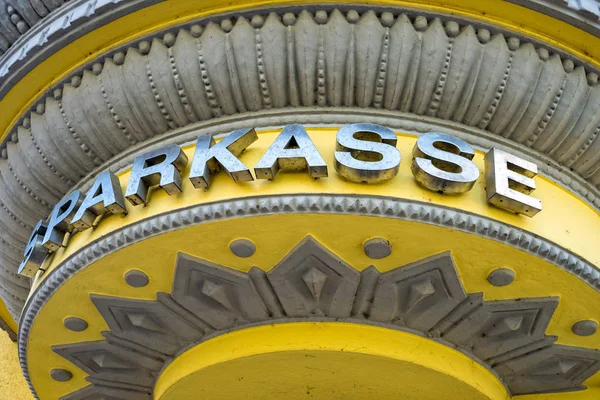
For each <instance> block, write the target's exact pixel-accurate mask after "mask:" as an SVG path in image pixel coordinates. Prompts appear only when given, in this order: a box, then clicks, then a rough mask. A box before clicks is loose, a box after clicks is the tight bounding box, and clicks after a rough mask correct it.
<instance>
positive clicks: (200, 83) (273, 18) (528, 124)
mask: <svg viewBox="0 0 600 400" xmlns="http://www.w3.org/2000/svg"><path fill="white" fill-rule="evenodd" d="M597 81H598V76H597V74H596V73H594V72H589V71H586V68H585V67H584V66H582V65H575V64H574V62H573V61H572V60H570V59H567V58H564V57H562V56H561V55H559V54H555V53H551V52H550V51H548V49H546V48H543V47H539V46H538V47H536V46H534V44H533V43H529V42H526V41H524V40H520V39H518V38H516V37H509V36H505V35H503V34H501V33H493V32H490V31H489V30H488V29H485V28H476V27H475V26H473V25H469V24H463V25H460V24H459V23H458V22H456V21H455V20H442V19H440V18H430V19H427V18H425V17H423V16H414V15H410V16H409V15H406V14H402V13H399V14H392V13H390V12H383V13H380V14H377V13H375V12H374V11H373V10H371V11H367V12H364V13H363V14H362V15H360V14H359V13H358V12H356V11H348V12H347V13H342V12H340V11H338V10H334V11H332V12H325V11H318V12H316V13H311V12H309V11H306V10H305V11H302V12H300V13H295V14H294V13H291V12H287V13H284V14H283V15H277V14H275V13H270V14H268V15H266V14H260V13H258V14H256V15H253V16H248V18H246V17H240V18H238V19H236V20H233V19H231V18H223V19H222V20H220V21H216V20H211V22H208V23H206V22H201V23H198V24H195V25H188V26H187V27H186V28H181V29H179V30H176V31H173V32H167V33H165V34H164V35H163V36H162V37H161V38H154V39H152V40H151V41H150V40H148V41H141V42H139V43H136V44H135V45H132V46H130V47H128V48H127V49H126V50H124V51H119V52H116V53H114V54H110V55H108V56H107V58H105V59H102V60H98V62H96V63H95V64H93V65H92V66H90V68H89V69H86V70H84V71H83V72H81V73H80V75H76V76H74V77H73V78H72V80H71V81H70V82H68V83H64V84H62V85H61V86H60V87H57V88H56V89H55V90H54V91H53V92H52V93H51V96H48V97H46V98H44V100H43V101H41V102H39V103H38V104H37V106H36V107H35V110H34V111H32V112H31V113H30V114H29V115H27V116H26V117H25V118H24V119H23V120H22V123H21V124H20V126H19V127H18V128H17V129H16V130H15V132H14V133H13V134H12V136H11V140H10V142H9V143H8V144H7V145H6V148H4V149H2V156H3V157H4V159H2V160H0V176H1V181H0V184H1V185H2V187H1V188H0V242H1V244H2V245H1V246H0V266H1V268H0V279H2V280H3V281H4V282H6V283H5V284H4V283H3V284H2V285H0V297H2V298H3V299H4V300H5V303H6V304H7V306H8V308H9V310H10V311H11V313H12V314H13V315H19V313H20V310H21V309H22V307H23V304H24V300H25V298H26V296H27V291H28V282H27V281H26V280H24V279H22V278H20V277H18V276H16V274H15V271H16V268H17V266H18V263H19V261H20V259H21V255H22V250H23V248H24V245H25V241H26V240H27V238H28V236H29V234H30V232H31V230H32V229H33V227H34V225H35V223H36V221H37V220H38V219H40V218H45V217H46V216H47V215H48V213H49V211H50V209H51V207H52V206H53V205H54V204H55V203H56V202H57V201H58V200H59V199H60V198H61V197H62V196H63V195H64V194H65V193H67V192H68V191H69V190H70V189H71V188H73V187H74V186H75V185H76V184H77V183H78V182H79V181H80V180H81V179H82V178H84V177H85V176H86V175H87V174H89V173H91V172H92V171H94V170H95V169H97V168H99V167H101V166H102V165H104V164H105V163H106V162H107V161H108V160H111V159H112V158H113V157H115V156H118V155H119V154H121V153H123V152H125V151H127V150H128V149H130V148H132V147H133V146H137V145H139V144H140V143H144V142H146V141H148V140H150V139H152V138H153V137H159V136H161V135H164V134H165V133H166V132H171V131H173V130H175V129H178V128H181V127H186V126H193V125H194V124H199V123H205V122H207V121H214V123H218V121H220V120H221V119H223V118H228V117H231V116H235V115H239V116H240V118H246V117H250V116H252V113H255V112H257V111H261V112H265V111H269V110H277V109H279V110H289V111H293V110H298V111H301V110H306V109H310V110H313V111H314V112H315V113H324V112H326V111H327V110H328V109H334V108H335V109H343V108H350V107H352V108H359V109H364V110H372V111H374V112H376V111H378V110H381V111H388V112H392V113H398V114H400V113H402V114H405V115H411V116H413V117H414V118H416V119H432V120H439V121H442V122H449V123H450V122H451V123H453V124H456V125H457V126H463V127H465V129H469V130H471V131H472V132H475V133H477V132H481V135H482V136H485V137H486V138H492V140H493V138H497V140H498V141H509V142H511V143H515V144H516V145H518V146H521V147H523V148H525V149H528V150H530V151H531V152H533V153H534V154H538V155H539V156H540V158H543V159H546V158H547V159H549V160H551V162H552V163H555V164H556V165H558V166H561V168H564V169H566V170H571V169H572V170H573V176H575V177H576V179H574V180H575V181H577V180H578V179H579V180H580V181H581V182H583V185H579V186H580V187H586V188H585V189H582V190H583V191H584V192H585V193H583V192H580V194H582V195H583V196H585V197H586V198H587V200H588V201H590V203H592V204H594V205H595V206H596V207H598V206H600V197H599V196H598V192H599V188H600V139H598V133H599V132H600V113H599V112H598V110H599V109H600V86H598V84H597Z"/></svg>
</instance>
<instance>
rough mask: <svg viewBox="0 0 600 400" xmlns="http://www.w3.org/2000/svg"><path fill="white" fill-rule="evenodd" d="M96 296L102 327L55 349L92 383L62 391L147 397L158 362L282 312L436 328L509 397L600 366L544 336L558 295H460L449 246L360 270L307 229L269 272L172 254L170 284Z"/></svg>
mask: <svg viewBox="0 0 600 400" xmlns="http://www.w3.org/2000/svg"><path fill="white" fill-rule="evenodd" d="M92 301H93V303H94V305H95V306H96V307H97V309H98V311H99V312H100V313H101V314H102V316H103V317H104V319H105V320H106V323H107V325H108V327H109V329H110V331H109V332H103V335H104V336H105V338H106V340H104V341H96V342H87V343H77V344H65V345H60V346H54V347H53V350H54V351H55V352H56V353H58V354H60V355H61V356H62V357H64V358H66V359H67V360H69V361H71V362H72V363H73V364H75V365H76V366H78V367H79V368H81V369H82V370H83V371H85V372H86V373H87V374H88V375H89V377H88V378H87V380H88V381H89V382H90V383H91V385H90V386H87V387H85V388H83V389H81V390H78V391H76V392H74V393H71V394H69V395H67V396H64V397H63V398H62V399H61V400H100V399H102V400H146V399H148V400H149V399H151V398H152V387H153V385H154V382H155V380H156V377H157V376H158V373H159V371H160V370H161V369H162V368H163V366H164V365H165V363H167V362H169V360H170V359H171V358H172V357H173V356H174V355H175V354H177V353H179V352H180V351H182V350H183V349H185V348H187V347H189V346H190V345H192V344H194V343H199V342H201V341H202V340H203V338H204V336H205V335H207V334H208V333H210V334H211V335H210V336H211V337H213V336H214V335H215V334H219V333H221V332H227V331H228V330H230V329H232V328H236V327H237V328H239V327H244V326H245V325H250V324H256V323H273V322H285V321H286V320H287V319H290V318H291V319H293V320H294V321H297V320H298V319H299V318H300V319H301V318H314V317H318V318H321V319H323V320H328V319H330V318H331V319H335V321H339V320H347V321H352V322H354V323H364V322H365V319H368V320H371V321H374V322H378V323H380V324H382V325H383V326H386V325H387V326H388V327H390V328H393V329H405V328H406V329H410V330H411V331H415V330H416V331H421V332H422V333H423V334H424V335H427V336H430V337H441V339H443V343H451V344H452V345H453V346H456V347H457V348H459V349H460V350H461V351H462V352H463V353H465V354H468V355H471V357H472V358H473V359H474V360H475V361H477V362H480V363H482V364H485V365H486V366H487V367H488V368H491V369H493V370H494V371H495V372H496V373H497V374H498V376H499V377H500V378H501V379H502V380H503V382H505V384H506V386H507V388H508V389H509V391H510V392H511V394H513V395H517V394H531V393H540V392H557V391H569V390H579V389H581V388H582V387H583V386H582V384H583V382H584V381H585V380H586V379H587V378H588V377H590V376H592V375H593V374H594V373H596V372H597V371H599V370H600V351H598V350H591V349H585V348H578V347H568V346H560V345H555V344H553V342H554V341H555V340H556V338H555V337H551V336H546V335H545V331H546V328H547V327H548V324H549V322H550V320H551V318H552V315H553V313H554V311H555V309H556V307H557V305H558V299H557V298H552V297H548V298H527V299H518V300H503V301H487V302H486V301H483V296H482V294H481V293H474V294H467V293H465V290H464V288H463V286H462V284H461V282H460V279H459V276H458V272H457V270H456V266H455V264H454V260H453V258H452V254H451V253H450V252H445V253H441V254H437V255H434V256H431V257H428V258H425V259H423V260H420V261H417V262H414V263H411V264H408V265H405V266H399V267H398V268H395V269H393V270H390V271H387V272H385V273H380V272H379V271H378V270H377V267H376V266H370V267H369V268H366V269H365V270H363V271H362V272H359V271H358V270H356V269H355V268H354V267H352V266H351V265H349V264H347V263H345V262H344V261H343V260H342V259H340V258H339V257H338V256H337V255H335V254H334V253H332V252H331V251H330V250H328V249H327V248H325V247H324V246H323V245H322V244H320V243H319V242H317V241H316V240H315V239H314V238H312V237H310V236H307V237H306V238H304V239H303V240H302V241H301V242H300V243H299V244H298V245H297V246H296V247H294V248H293V249H292V250H291V251H290V252H289V253H288V254H287V255H286V256H285V257H284V258H283V259H282V260H281V261H280V262H279V263H277V265H275V266H274V267H273V268H272V269H271V270H269V271H268V272H265V271H264V270H263V269H261V268H258V267H254V268H252V269H251V270H250V271H249V273H248V274H246V273H243V272H240V271H237V270H234V269H231V268H228V267H226V266H221V265H216V264H214V263H211V262H208V261H206V260H201V259H198V258H195V257H192V256H189V255H185V254H179V255H178V257H177V265H176V269H175V279H174V282H173V287H172V292H171V293H170V294H166V293H158V294H157V300H156V301H147V300H135V299H124V298H116V297H106V296H99V295H92ZM434 340H435V339H434ZM391 373H392V372H391ZM398 373H401V371H398Z"/></svg>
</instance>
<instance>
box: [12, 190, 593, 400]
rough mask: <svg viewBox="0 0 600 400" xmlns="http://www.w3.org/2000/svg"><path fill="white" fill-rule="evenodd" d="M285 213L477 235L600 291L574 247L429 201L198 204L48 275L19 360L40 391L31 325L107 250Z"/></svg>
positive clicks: (30, 308)
mask: <svg viewBox="0 0 600 400" xmlns="http://www.w3.org/2000/svg"><path fill="white" fill-rule="evenodd" d="M281 213H313V214H314V213H327V214H353V215H376V216H382V217H386V218H398V219H403V220H412V221H418V222H423V223H427V224H432V225H439V226H444V227H449V228H452V229H456V230H460V231H463V232H469V233H474V234H477V235H480V236H485V237H488V238H490V239H493V240H497V241H499V242H502V243H506V244H507V245H509V246H514V247H516V248H518V249H521V250H524V251H527V252H530V253H532V254H534V255H536V256H538V257H542V258H544V259H546V260H548V261H549V262H551V263H553V264H555V265H556V266H557V267H559V268H563V269H565V270H566V271H569V272H570V273H572V274H574V275H575V276H578V277H580V278H581V279H583V280H585V281H586V282H587V283H588V284H589V285H590V286H592V287H594V288H595V289H596V290H598V291H600V271H599V270H598V269H596V268H594V267H593V266H592V265H591V264H590V263H588V262H586V261H585V260H582V259H580V258H578V257H577V256H576V255H574V254H572V253H570V252H569V251H568V250H566V249H563V248H561V247H559V246H557V245H556V244H554V243H551V242H549V241H547V240H545V239H543V238H540V237H537V236H535V235H532V234H530V233H528V232H525V231H523V230H521V229H518V228H515V227H512V226H510V225H506V224H502V223H499V222H497V221H494V220H490V219H488V218H485V217H480V216H477V215H473V214H469V213H466V212H463V211H460V210H455V209H450V208H446V207H441V206H434V205H431V204H428V203H421V202H415V201H406V200H401V199H390V198H382V197H375V196H365V197H358V196H356V197H348V196H334V195H293V196H268V197H257V198H245V199H240V200H233V201H227V202H219V203H212V204H204V205H198V206H194V207H190V208H187V209H182V210H176V211H172V212H169V213H165V214H161V215H160V216H157V217H154V218H151V219H147V220H143V221H140V222H137V223H135V224H132V225H130V226H127V227H125V228H124V229H121V230H119V231H115V232H113V233H112V234H109V235H107V236H105V237H103V238H101V239H100V240H98V241H96V242H94V243H91V244H90V245H88V246H87V247H85V248H83V249H81V250H80V251H79V252H78V253H76V254H75V255H73V256H72V257H71V258H69V259H68V260H66V261H65V262H64V263H63V264H62V265H60V266H59V267H57V268H56V269H54V270H52V271H51V272H50V273H49V274H48V277H46V279H45V280H44V281H43V283H42V284H41V285H40V286H39V287H38V288H37V289H36V291H35V292H34V293H33V294H32V295H31V297H30V298H29V300H28V302H27V305H26V307H25V309H24V312H23V315H22V317H21V323H20V325H19V359H20V363H21V368H22V369H23V374H24V376H25V377H26V379H27V381H28V382H29V384H30V387H31V389H32V391H33V392H34V393H35V390H34V389H33V386H32V385H31V382H30V378H29V372H28V367H27V346H28V342H29V335H30V331H31V327H32V325H33V322H34V319H35V316H36V315H37V313H38V312H39V311H40V309H41V308H42V307H43V305H44V304H45V302H46V301H47V300H48V299H49V298H50V297H51V296H52V294H53V293H54V292H55V291H57V290H58V289H59V287H60V286H61V285H62V284H63V283H64V282H66V281H67V280H68V279H69V278H70V277H71V276H73V275H74V274H76V273H77V272H78V271H80V270H82V269H83V268H85V267H86V266H88V265H90V264H91V263H93V262H94V261H96V260H98V259H100V258H102V257H104V256H105V255H107V254H110V253H112V252H114V251H116V250H118V249H121V248H123V247H125V246H128V245H130V244H132V243H135V242H138V241H140V240H143V239H146V238H148V237H151V236H155V235H159V234H160V233H162V232H166V231H169V230H174V229H180V228H182V227H185V226H189V225H195V224H199V223H203V222H206V221H215V220H222V219H228V218H240V217H244V216H255V215H269V214H281ZM84 398H85V397H84Z"/></svg>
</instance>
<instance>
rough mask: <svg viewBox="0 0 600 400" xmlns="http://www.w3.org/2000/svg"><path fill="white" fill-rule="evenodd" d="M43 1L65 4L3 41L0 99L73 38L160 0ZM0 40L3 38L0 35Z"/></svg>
mask: <svg viewBox="0 0 600 400" xmlns="http://www.w3.org/2000/svg"><path fill="white" fill-rule="evenodd" d="M7 1H8V0H0V11H1V7H2V4H3V3H6V2H7ZM10 1H11V2H13V3H17V2H18V0H10ZM29 1H31V4H37V3H40V2H41V0H29ZM44 1H47V2H48V3H57V4H58V3H63V2H64V4H62V6H61V7H57V8H56V9H55V10H54V11H53V12H52V13H50V14H48V15H45V16H44V17H43V19H40V20H39V21H38V22H37V23H36V24H35V25H32V24H25V25H23V24H22V23H19V26H21V27H26V29H25V28H23V29H25V30H24V31H23V32H22V33H20V35H21V36H18V37H17V39H15V41H12V42H11V41H6V43H5V46H4V47H1V46H0V52H1V53H0V99H1V98H3V97H4V96H5V95H6V93H7V92H8V91H9V90H10V89H11V88H12V87H13V86H14V85H15V84H16V83H17V82H18V81H19V80H20V79H21V78H23V76H25V75H26V74H27V73H28V72H30V71H31V70H32V69H33V68H35V67H36V66H38V65H39V64H40V63H41V62H43V61H44V60H45V59H46V58H48V56H50V55H52V54H54V53H55V52H57V51H58V50H60V49H62V48H64V47H65V46H67V45H69V44H70V43H71V42H73V41H74V40H75V39H78V38H80V37H81V36H84V35H85V34H87V33H90V32H91V31H93V30H94V29H96V28H98V27H100V26H103V25H106V24H107V23H109V22H112V21H114V20H116V19H118V18H120V17H122V16H124V15H127V14H129V13H131V12H134V11H137V10H139V9H141V8H144V7H148V6H151V5H153V4H156V3H159V2H161V1H163V0H44ZM27 4H29V3H27ZM27 4H24V5H22V7H27ZM7 7H12V6H7ZM38 8H39V7H38ZM10 10H11V12H12V10H14V8H10ZM14 18H15V17H13V19H14ZM7 26H8V28H6V29H12V28H11V26H10V25H7ZM12 37H13V36H11V38H12ZM0 39H2V38H1V37H0Z"/></svg>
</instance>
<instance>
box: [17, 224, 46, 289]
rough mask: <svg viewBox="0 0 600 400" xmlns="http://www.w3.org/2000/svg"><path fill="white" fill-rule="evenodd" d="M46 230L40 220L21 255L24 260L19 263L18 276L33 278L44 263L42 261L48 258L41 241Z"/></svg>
mask: <svg viewBox="0 0 600 400" xmlns="http://www.w3.org/2000/svg"><path fill="white" fill-rule="evenodd" d="M47 229H48V224H47V223H46V222H44V221H43V220H40V221H39V222H38V223H37V225H36V226H35V228H33V232H32V233H31V236H30V237H29V241H28V242H27V247H25V252H24V253H23V256H24V257H25V258H24V259H23V261H22V262H21V265H19V270H18V273H19V275H21V276H26V277H28V278H33V277H34V276H35V274H36V273H37V272H38V270H39V269H40V267H41V266H42V264H43V263H44V260H46V257H48V249H47V248H45V247H44V246H43V245H42V240H43V238H44V235H45V234H46V231H47Z"/></svg>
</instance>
